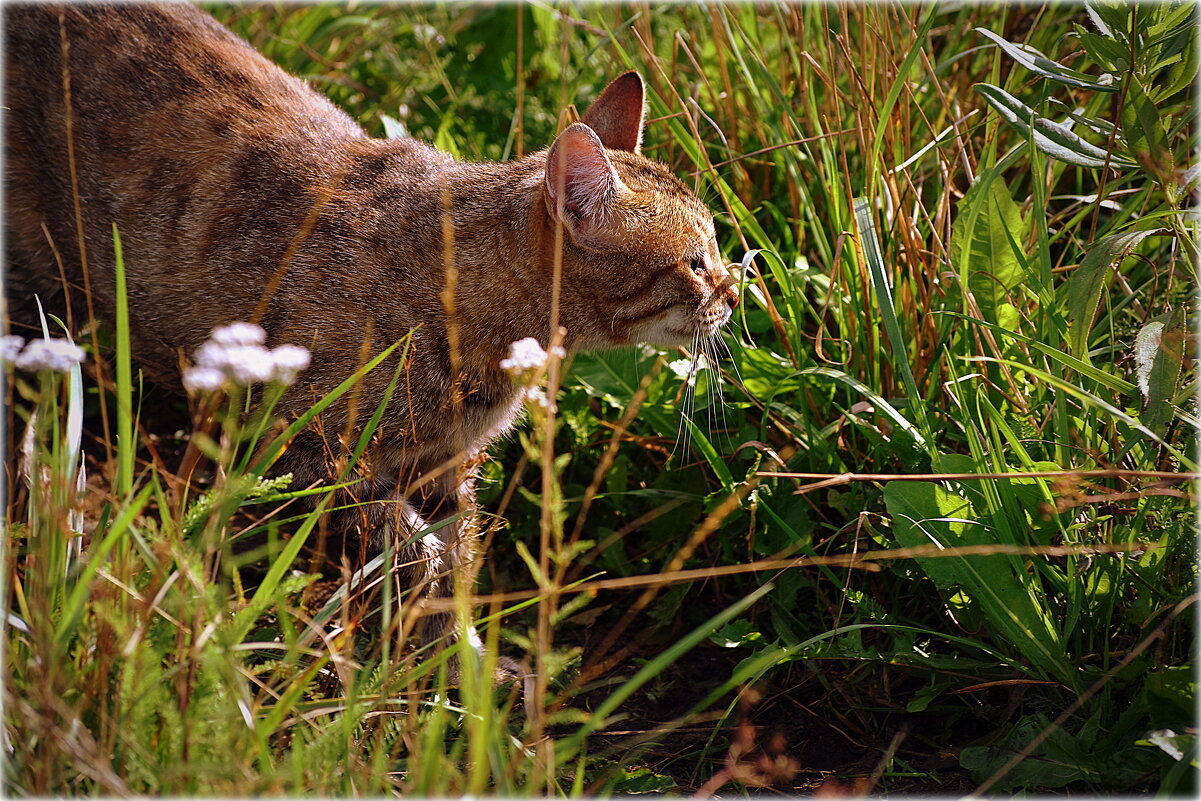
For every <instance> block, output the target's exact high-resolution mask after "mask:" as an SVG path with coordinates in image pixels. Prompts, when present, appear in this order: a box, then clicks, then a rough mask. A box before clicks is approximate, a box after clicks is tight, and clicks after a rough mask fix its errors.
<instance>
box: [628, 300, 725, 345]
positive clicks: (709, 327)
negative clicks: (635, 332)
mask: <svg viewBox="0 0 1201 801" xmlns="http://www.w3.org/2000/svg"><path fill="white" fill-rule="evenodd" d="M733 314H734V313H733V311H731V310H730V307H729V306H726V305H724V304H723V305H722V306H721V307H720V308H719V309H710V310H708V311H705V312H701V313H700V314H698V313H697V311H696V307H695V306H692V305H690V304H679V305H676V306H673V307H672V308H671V309H669V310H668V311H667V313H666V314H664V315H663V316H662V317H660V318H659V319H658V320H657V321H655V324H653V325H652V326H651V328H650V330H648V331H647V332H646V333H645V334H644V335H643V339H644V340H645V341H647V342H652V343H654V344H656V345H660V346H663V347H675V346H677V345H688V344H690V343H692V342H693V341H694V340H695V339H696V337H698V336H701V337H708V336H712V335H713V334H716V333H717V332H718V331H720V330H721V327H722V326H723V325H725V324H726V323H728V322H729V321H730V318H731V317H732V316H733Z"/></svg>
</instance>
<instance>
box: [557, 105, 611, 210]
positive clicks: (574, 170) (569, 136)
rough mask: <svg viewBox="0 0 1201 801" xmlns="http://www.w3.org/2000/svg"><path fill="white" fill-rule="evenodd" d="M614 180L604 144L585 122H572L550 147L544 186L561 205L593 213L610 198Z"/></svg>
mask: <svg viewBox="0 0 1201 801" xmlns="http://www.w3.org/2000/svg"><path fill="white" fill-rule="evenodd" d="M617 180H618V179H617V175H616V173H615V172H614V171H613V165H612V164H610V163H609V158H608V156H606V155H605V150H604V146H603V145H601V143H600V141H599V140H598V139H597V136H596V134H595V133H593V132H592V131H591V130H590V129H589V128H588V127H587V126H586V125H581V124H579V123H577V124H575V125H572V126H571V127H569V128H568V129H567V130H565V131H563V133H561V134H559V138H558V139H556V140H555V143H554V145H552V146H551V150H550V153H549V154H548V164H547V173H546V185H547V189H548V190H549V192H550V194H551V197H552V198H553V199H555V200H556V205H560V204H561V208H563V209H565V210H567V211H575V212H579V213H582V214H585V215H590V216H591V215H596V214H598V213H599V212H601V211H602V210H603V208H604V204H605V203H606V202H608V201H609V199H610V198H611V197H612V195H613V192H614V191H615V190H616V188H617ZM560 187H562V192H563V197H562V198H561V200H560V198H559V191H560Z"/></svg>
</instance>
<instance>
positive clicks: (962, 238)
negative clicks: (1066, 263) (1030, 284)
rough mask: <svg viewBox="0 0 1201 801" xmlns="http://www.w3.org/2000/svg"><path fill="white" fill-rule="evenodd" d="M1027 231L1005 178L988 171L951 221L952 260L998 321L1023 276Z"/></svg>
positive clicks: (978, 300)
mask: <svg viewBox="0 0 1201 801" xmlns="http://www.w3.org/2000/svg"><path fill="white" fill-rule="evenodd" d="M1025 237H1026V223H1025V221H1024V220H1023V219H1022V214H1021V212H1020V211H1019V210H1018V207H1017V204H1016V203H1014V202H1013V198H1012V197H1010V195H1009V190H1008V188H1006V186H1005V184H1004V183H1003V182H1002V181H1001V180H1000V179H992V178H991V176H990V177H988V178H982V179H981V180H979V181H977V182H976V183H975V184H973V185H972V187H971V188H970V189H969V190H968V191H967V194H966V195H965V196H964V198H963V200H962V201H961V202H960V203H959V209H958V214H957V215H956V217H955V222H954V223H952V224H951V248H950V250H951V263H952V264H953V265H954V266H955V269H956V271H957V272H958V273H959V277H960V280H961V281H963V283H964V285H965V286H966V287H967V288H968V289H969V290H971V293H972V295H973V296H975V298H976V303H977V304H979V306H980V311H981V312H982V313H983V315H984V317H985V319H987V320H991V321H994V322H1002V321H1001V320H999V319H998V314H999V312H1000V311H1001V309H1002V307H1003V306H1004V305H1005V304H1006V302H1007V298H1008V292H1009V290H1010V289H1012V288H1013V287H1015V286H1017V285H1018V283H1020V282H1021V280H1022V276H1023V274H1024V272H1025V270H1024V269H1023V263H1022V262H1023V254H1022V252H1021V246H1022V242H1023V241H1024V240H1025ZM1005 327H1006V328H1009V326H1005Z"/></svg>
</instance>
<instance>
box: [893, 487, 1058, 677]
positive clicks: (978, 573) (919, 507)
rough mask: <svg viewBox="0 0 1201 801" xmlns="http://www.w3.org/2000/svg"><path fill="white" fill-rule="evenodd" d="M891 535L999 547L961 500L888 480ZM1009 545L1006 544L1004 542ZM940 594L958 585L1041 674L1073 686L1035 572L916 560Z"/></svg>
mask: <svg viewBox="0 0 1201 801" xmlns="http://www.w3.org/2000/svg"><path fill="white" fill-rule="evenodd" d="M884 502H885V504H886V506H887V508H888V513H889V515H891V517H892V529H893V534H894V535H895V536H896V539H897V542H898V543H900V544H901V545H902V546H905V547H917V546H928V545H930V544H934V545H937V546H938V547H939V548H940V549H943V548H954V547H960V546H969V545H1002V544H1003V543H998V542H997V541H996V538H995V536H994V532H993V531H992V529H991V528H990V527H989V526H987V525H986V524H985V522H983V521H980V520H977V519H976V513H975V511H974V510H973V509H972V506H971V504H969V503H968V501H967V500H966V499H965V498H963V497H961V496H959V495H956V494H954V493H951V492H949V491H948V490H945V489H943V487H942V486H941V485H939V484H935V483H933V482H925V481H893V482H890V483H889V484H888V485H887V486H886V487H885V488H884ZM1004 544H1012V543H1004ZM917 562H918V564H919V565H921V568H922V570H924V571H925V572H926V575H928V576H930V578H931V579H932V580H933V581H934V582H935V584H937V585H938V586H939V587H940V589H942V590H943V592H944V594H947V596H948V597H949V595H950V594H951V590H952V589H953V588H960V589H962V590H963V591H964V592H966V593H967V594H968V595H969V596H970V597H971V598H972V599H974V601H975V602H976V603H977V604H978V608H979V609H980V611H982V612H983V613H984V615H985V616H986V617H987V619H988V621H989V623H990V625H991V627H992V628H993V629H994V630H995V631H996V632H997V634H999V635H1000V636H1002V637H1003V638H1004V639H1005V640H1006V641H1008V642H1009V644H1010V645H1011V646H1012V648H1013V650H1014V651H1015V652H1016V653H1019V654H1021V655H1022V656H1023V657H1025V658H1026V659H1027V660H1029V661H1030V663H1031V664H1032V665H1033V666H1034V668H1035V669H1036V670H1038V672H1039V673H1041V674H1042V675H1044V676H1047V677H1050V678H1054V679H1056V680H1058V681H1062V682H1064V683H1065V684H1067V685H1068V686H1075V684H1076V681H1077V679H1076V673H1075V670H1073V668H1072V666H1071V664H1070V662H1069V661H1068V660H1066V659H1064V655H1063V646H1062V643H1061V642H1060V638H1059V633H1058V631H1056V629H1055V627H1054V625H1053V623H1052V621H1051V618H1050V617H1049V615H1048V613H1047V610H1046V609H1045V607H1043V605H1042V604H1041V603H1040V601H1039V597H1038V594H1039V589H1038V585H1037V580H1036V579H1035V578H1034V576H1035V575H1036V574H1032V573H1031V572H1029V571H1028V570H1026V568H1025V566H1024V563H1023V560H1022V559H1021V558H1019V557H1016V556H1013V555H1009V554H1000V553H998V554H976V555H972V556H952V555H948V556H937V555H931V556H925V557H919V558H918V559H917Z"/></svg>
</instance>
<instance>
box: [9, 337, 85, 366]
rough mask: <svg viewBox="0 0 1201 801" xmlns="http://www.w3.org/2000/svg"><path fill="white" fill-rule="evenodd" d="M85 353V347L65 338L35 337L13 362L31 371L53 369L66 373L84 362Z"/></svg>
mask: <svg viewBox="0 0 1201 801" xmlns="http://www.w3.org/2000/svg"><path fill="white" fill-rule="evenodd" d="M85 355H86V354H84V352H83V348H81V347H79V346H78V345H76V344H75V343H73V342H68V341H67V340H65V339H35V340H33V341H31V342H30V343H29V344H28V345H26V346H25V350H24V352H22V353H21V355H20V356H18V357H17V358H16V359H15V360H14V362H13V363H14V364H16V366H17V367H19V368H20V369H22V370H29V371H30V372H37V371H40V370H53V371H54V372H58V373H65V372H67V371H68V370H70V369H71V368H72V367H74V366H75V365H77V364H79V363H80V362H82V361H83V359H84V356H85Z"/></svg>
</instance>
